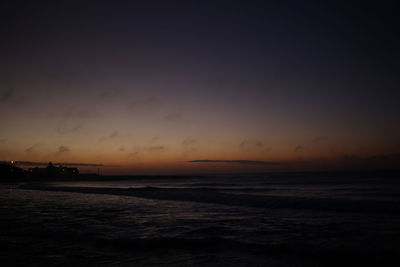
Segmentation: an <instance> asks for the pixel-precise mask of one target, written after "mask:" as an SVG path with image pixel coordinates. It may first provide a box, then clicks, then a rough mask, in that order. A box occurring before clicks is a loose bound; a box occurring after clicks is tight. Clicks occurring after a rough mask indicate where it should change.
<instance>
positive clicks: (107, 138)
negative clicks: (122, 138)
mask: <svg viewBox="0 0 400 267" xmlns="http://www.w3.org/2000/svg"><path fill="white" fill-rule="evenodd" d="M117 136H119V133H118V131H113V132H112V133H110V134H109V135H107V136H102V137H100V139H99V140H98V141H97V142H98V143H101V142H104V141H106V140H109V139H114V138H116V137H117Z"/></svg>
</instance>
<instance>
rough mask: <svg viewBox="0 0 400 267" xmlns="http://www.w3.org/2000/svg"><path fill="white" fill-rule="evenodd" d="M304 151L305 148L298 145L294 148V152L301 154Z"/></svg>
mask: <svg viewBox="0 0 400 267" xmlns="http://www.w3.org/2000/svg"><path fill="white" fill-rule="evenodd" d="M303 149H304V147H303V146H300V145H298V146H296V147H295V148H294V152H299V151H300V150H303Z"/></svg>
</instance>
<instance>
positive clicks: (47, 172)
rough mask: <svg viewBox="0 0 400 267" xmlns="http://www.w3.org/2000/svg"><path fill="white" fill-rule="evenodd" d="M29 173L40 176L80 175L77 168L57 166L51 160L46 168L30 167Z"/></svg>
mask: <svg viewBox="0 0 400 267" xmlns="http://www.w3.org/2000/svg"><path fill="white" fill-rule="evenodd" d="M28 173H29V174H30V175H31V176H33V177H40V178H58V177H73V176H78V175H79V171H78V169H77V168H68V167H63V166H58V167H55V166H53V163H51V162H49V165H48V166H47V167H45V168H38V167H35V168H30V169H28Z"/></svg>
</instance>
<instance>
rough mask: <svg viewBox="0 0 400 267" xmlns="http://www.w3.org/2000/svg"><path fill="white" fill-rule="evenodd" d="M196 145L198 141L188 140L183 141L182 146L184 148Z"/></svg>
mask: <svg viewBox="0 0 400 267" xmlns="http://www.w3.org/2000/svg"><path fill="white" fill-rule="evenodd" d="M195 143H197V140H196V139H192V138H187V139H185V140H183V141H182V145H184V146H189V145H194V144H195Z"/></svg>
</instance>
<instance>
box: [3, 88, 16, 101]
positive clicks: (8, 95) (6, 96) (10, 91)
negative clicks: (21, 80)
mask: <svg viewBox="0 0 400 267" xmlns="http://www.w3.org/2000/svg"><path fill="white" fill-rule="evenodd" d="M13 96H14V90H13V89H7V90H5V91H3V92H0V102H6V101H8V100H9V99H10V98H12V97H13Z"/></svg>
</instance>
